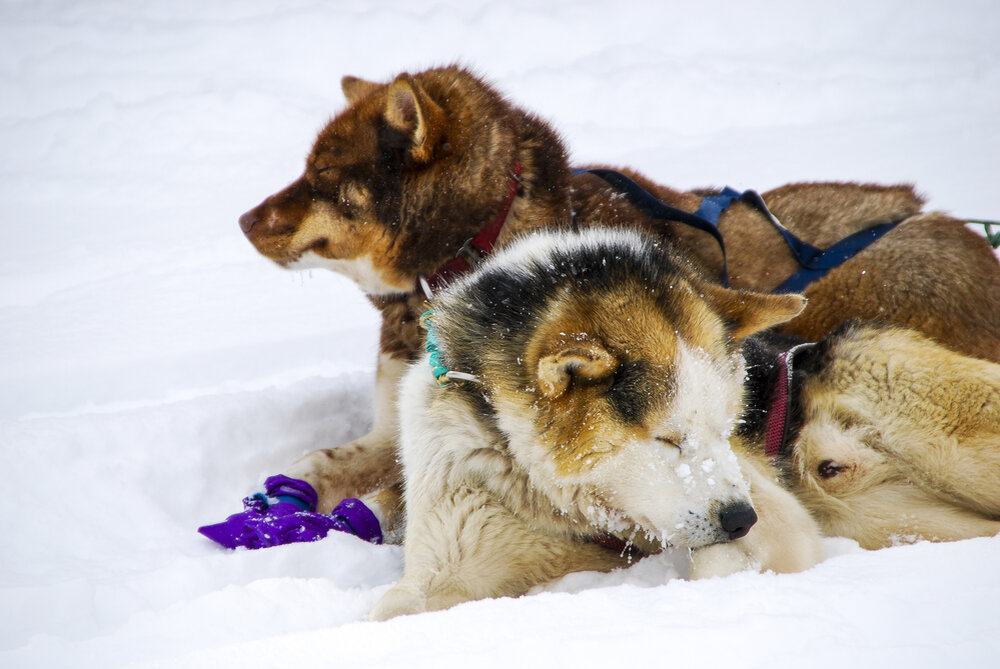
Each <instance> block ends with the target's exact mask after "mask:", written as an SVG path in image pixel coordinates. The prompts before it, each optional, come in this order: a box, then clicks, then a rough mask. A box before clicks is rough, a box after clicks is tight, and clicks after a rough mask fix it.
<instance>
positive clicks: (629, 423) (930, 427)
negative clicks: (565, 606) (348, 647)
mask: <svg viewBox="0 0 1000 669" xmlns="http://www.w3.org/2000/svg"><path fill="white" fill-rule="evenodd" d="M433 306H434V309H435V312H434V315H433V317H432V324H433V332H434V337H435V341H436V343H437V345H438V348H439V351H440V356H441V360H442V362H443V363H444V364H445V365H446V366H447V367H449V368H451V369H453V370H458V371H462V372H466V373H469V374H473V375H475V376H476V377H477V379H478V382H451V383H449V384H447V385H445V386H444V387H439V386H438V384H437V383H436V382H435V381H434V379H433V376H432V374H431V370H430V366H429V365H428V363H427V361H426V360H424V361H419V362H417V363H415V364H414V365H412V366H411V367H410V369H409V371H408V372H407V374H406V376H405V378H404V382H403V389H402V435H401V455H402V459H403V464H404V472H405V480H406V486H405V488H406V490H405V506H406V508H407V527H406V537H405V541H404V550H405V567H404V575H403V578H402V579H401V581H400V582H399V584H398V585H397V586H395V587H394V588H393V589H392V590H390V591H389V592H388V593H387V594H386V595H385V597H384V598H383V600H382V601H380V602H379V604H378V605H377V606H376V608H375V609H374V610H373V612H372V617H373V618H375V619H384V618H388V617H392V616H396V615H401V614H406V613H415V612H419V611H425V610H433V609H439V608H445V607H448V606H452V605H454V604H456V603H459V602H462V601H467V600H471V599H477V598H482V597H493V596H504V595H517V594H521V593H523V592H525V591H526V590H527V589H529V588H530V587H532V586H535V585H538V584H542V583H545V582H547V581H549V580H551V579H553V578H556V577H558V576H561V575H563V574H565V573H568V572H570V571H574V570H585V569H612V568H615V567H619V566H623V565H624V564H626V562H627V560H626V558H627V557H629V554H628V553H619V552H616V551H612V550H609V549H607V548H604V547H603V546H601V545H599V544H598V543H596V542H595V541H594V538H595V537H599V536H604V535H608V534H611V535H614V536H617V537H619V538H620V539H623V540H625V541H628V542H630V543H631V544H632V545H634V546H635V547H636V548H637V549H638V550H639V551H640V552H641V553H652V552H655V551H657V550H659V549H661V548H662V547H663V546H666V545H673V546H681V547H687V548H690V549H693V552H692V563H691V576H692V577H694V578H701V577H706V576H717V575H725V574H729V573H732V572H734V571H738V570H741V569H746V568H755V569H770V570H774V571H798V570H802V569H805V568H808V567H809V566H811V565H812V564H814V563H815V562H816V561H818V559H819V555H820V551H819V540H820V537H821V536H822V535H824V534H825V535H830V536H846V537H850V538H853V539H855V540H857V541H858V542H859V543H861V545H863V546H865V547H867V548H878V547H883V546H888V545H892V544H894V543H899V542H904V541H914V540H917V539H928V540H953V539H961V538H967V537H972V536H982V535H993V534H996V533H997V532H1000V365H997V364H994V363H990V362H986V361H983V360H979V359H975V358H972V357H969V356H962V355H960V354H957V353H954V352H952V351H950V350H948V349H946V348H945V347H943V346H941V345H939V344H936V343H934V342H933V341H931V340H930V339H928V338H927V337H925V336H923V335H921V334H919V333H916V332H913V331H909V330H904V329H902V328H898V327H895V326H886V325H873V324H866V325H860V324H854V325H850V326H846V327H844V328H841V329H839V330H838V331H837V332H835V333H833V334H831V335H830V336H829V337H827V338H826V339H825V340H824V341H823V342H821V344H820V345H818V346H817V347H815V348H813V349H811V350H809V351H808V352H807V353H806V354H805V355H803V356H799V357H798V358H797V365H798V371H797V372H796V375H797V377H796V383H795V387H796V389H797V392H796V397H797V400H796V402H797V404H796V407H795V409H796V411H795V414H796V418H795V421H796V428H797V436H796V437H795V439H794V443H793V445H792V447H791V448H790V449H789V450H788V451H787V452H786V453H785V454H784V455H783V456H781V457H780V458H779V459H777V460H775V461H771V460H769V459H768V458H766V457H765V456H764V455H763V450H764V448H763V440H762V437H763V435H762V429H761V427H762V425H763V423H764V420H763V418H764V416H763V414H764V412H765V411H766V408H767V399H768V398H767V395H768V394H769V387H770V384H771V383H773V380H774V379H773V376H774V370H775V366H774V364H773V363H774V360H775V355H774V354H775V353H776V352H777V351H779V350H783V348H784V347H785V346H787V344H788V342H787V341H784V340H782V338H780V337H779V338H775V337H774V336H773V335H771V334H768V335H767V336H766V337H764V336H761V335H759V334H757V333H758V332H759V331H760V330H762V329H764V328H768V327H771V326H774V325H777V324H780V323H782V322H784V321H786V320H787V319H790V318H793V317H794V316H795V315H796V314H798V313H799V312H800V311H801V309H802V308H803V300H802V298H801V297H800V296H796V295H781V296H777V295H768V294H756V293H751V292H747V291H732V290H727V289H723V288H720V287H718V286H715V285H713V284H711V283H708V282H705V281H704V280H703V279H700V278H699V277H698V276H697V275H696V274H695V273H694V272H693V271H692V270H691V269H690V267H689V266H688V263H687V262H686V261H685V260H684V259H683V258H678V257H677V256H676V254H673V253H671V252H670V251H669V250H668V249H667V248H665V247H664V246H663V245H659V244H657V243H655V242H653V241H652V240H650V239H648V238H646V237H644V236H642V235H639V234H637V233H635V232H632V231H602V230H598V229H593V230H590V231H587V232H584V233H580V234H571V233H548V234H544V233H540V234H538V235H536V236H534V237H533V238H528V239H525V240H524V241H522V242H520V243H519V244H517V245H515V246H513V247H511V248H510V249H508V250H506V251H505V252H504V253H501V254H500V255H498V256H497V257H495V258H493V259H492V260H491V261H489V262H488V263H487V264H486V265H485V266H484V267H483V268H482V269H481V270H480V271H479V272H477V273H476V274H475V275H473V276H471V277H469V278H467V279H465V280H463V281H461V282H460V283H458V284H457V285H455V286H453V287H451V288H449V289H448V290H446V291H444V292H443V293H442V294H440V295H439V296H438V297H437V298H436V299H435V301H434V305H433ZM785 339H787V338H785ZM750 504H752V506H753V507H754V508H755V509H756V511H757V515H758V516H759V520H758V522H757V523H756V524H755V525H754V526H753V527H752V528H749V533H748V534H745V536H734V534H733V533H732V532H731V531H729V530H727V528H726V527H725V520H724V518H725V515H726V512H727V510H732V509H734V508H739V507H741V506H745V505H750ZM738 534H739V533H737V535H738Z"/></svg>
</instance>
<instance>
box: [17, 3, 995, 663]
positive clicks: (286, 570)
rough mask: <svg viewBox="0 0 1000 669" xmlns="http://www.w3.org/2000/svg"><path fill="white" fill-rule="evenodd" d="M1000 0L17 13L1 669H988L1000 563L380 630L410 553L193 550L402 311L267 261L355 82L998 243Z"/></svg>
mask: <svg viewBox="0 0 1000 669" xmlns="http://www.w3.org/2000/svg"><path fill="white" fill-rule="evenodd" d="M998 28H1000V4H997V3H995V2H992V1H990V0H986V1H983V2H952V3H947V5H943V4H941V3H937V2H908V1H903V0H887V1H885V2H874V3H873V2H871V1H870V0H863V1H857V0H850V1H848V2H839V3H828V4H825V5H817V4H815V3H801V2H798V1H797V0H793V1H782V2H761V3H758V2H740V3H735V2H734V3H728V2H718V1H708V2H701V3H698V5H697V7H694V6H689V5H688V3H660V4H659V5H658V7H657V8H655V9H654V8H653V7H652V6H651V5H647V4H646V3H642V2H630V1H627V0H622V1H620V2H617V3H607V2H597V1H596V0H577V1H574V2H569V1H562V2H551V3H537V2H528V1H527V0H516V1H515V0H511V1H508V2H475V1H467V2H466V1H459V0H444V1H442V2H438V3H418V2H402V1H392V0H381V1H380V0H374V1H370V2H358V3H351V4H349V5H348V4H347V3H319V2H314V1H309V0H297V1H292V2H278V1H277V0H252V1H236V0H231V1H227V2H213V3H203V2H191V1H189V0H155V1H152V2H144V3H133V2H127V0H93V1H90V2H60V1H57V0H38V1H27V0H22V1H18V0H3V1H2V2H0V147H2V148H0V151H2V154H0V155H2V158H3V159H2V161H0V232H2V239H3V245H2V248H3V252H2V253H0V351H2V353H0V473H2V475H3V480H4V488H3V491H4V498H5V499H6V500H7V502H6V504H7V508H6V511H5V512H4V513H3V514H0V537H2V540H0V666H3V667H91V666H92V667H102V668H105V667H117V666H137V667H163V666H168V667H201V666H205V667H213V668H218V667H241V668H245V667H258V666H259V667H264V666H268V667H276V666H296V667H314V666H315V667H321V666H322V667H330V666H334V667H353V666H400V667H422V666H427V667H431V666H434V667H439V666H460V665H468V666H507V665H509V664H511V663H512V662H520V663H531V664H532V665H534V664H539V665H541V664H542V663H548V664H550V665H553V666H570V665H571V664H575V665H581V666H597V665H598V664H601V665H604V664H628V665H651V664H656V665H659V664H669V665H678V666H726V665H734V666H768V667H780V666H796V667H801V666H810V667H816V666H844V665H845V663H848V666H857V667H864V666H879V665H886V664H889V665H892V666H907V667H916V666H937V665H941V664H943V663H948V664H949V666H963V667H986V666H994V665H995V662H996V658H997V657H998V656H1000V615H998V614H1000V570H998V569H997V565H998V564H1000V539H998V538H992V539H979V540H973V541H967V542H960V543H954V544H946V545H932V544H919V545H915V546H904V547H898V548H893V549H888V550H883V551H878V552H874V553H868V552H864V551H861V550H860V549H858V548H857V547H856V546H854V545H852V544H851V543H850V542H845V541H843V540H830V541H828V543H827V549H828V554H829V557H828V559H827V560H826V561H825V562H823V563H822V564H820V565H819V566H817V567H815V568H814V569H812V570H810V571H808V572H806V573H803V574H796V575H788V576H776V575H773V574H763V575H762V574H741V575H737V576H735V577H731V578H727V579H721V580H713V581H703V582H689V581H686V580H684V579H683V576H684V573H683V572H684V569H683V562H684V560H683V556H679V555H676V554H668V555H665V556H660V557H657V558H653V559H649V560H646V561H644V562H641V563H639V564H638V565H636V566H635V567H633V568H632V569H630V570H628V571H625V572H619V573H614V574H608V575H596V574H576V575H572V576H570V577H568V578H566V579H564V580H563V581H562V582H560V583H557V584H553V585H551V586H549V587H547V588H544V589H542V590H541V591H540V592H538V593H535V594H532V595H530V596H527V597H523V598H519V599H507V600H496V601H483V602H475V603H470V604H467V605H464V606H460V607H457V608H455V609H453V610H451V611H446V612H441V613H434V614H425V615H420V616H413V617H407V618H402V619H398V620H394V621H390V622H388V623H379V624H374V623H367V622H364V619H365V615H366V612H367V610H368V609H369V607H370V606H371V605H372V604H373V603H374V602H375V601H376V600H377V598H378V597H379V596H380V594H381V593H382V592H384V591H385V590H386V589H387V588H388V587H389V586H390V585H391V584H392V583H393V582H394V581H395V580H396V579H397V578H398V577H399V575H400V570H401V553H400V550H399V549H398V548H397V547H388V546H383V547H379V546H371V545H367V544H364V543H362V542H360V541H358V540H356V539H353V538H352V537H347V536H331V537H329V538H328V539H326V540H324V541H321V542H317V543H315V544H309V545H293V546H287V547H282V548H278V549H271V550H264V551H255V552H251V551H237V552H225V551H222V550H220V549H217V548H216V547H215V546H213V545H211V544H210V543H209V542H208V541H207V540H204V539H203V538H202V537H200V536H199V535H197V534H196V533H195V528H196V527H197V526H198V525H200V524H204V523H206V522H211V521H216V520H221V519H222V518H224V517H225V516H226V515H227V514H228V513H231V512H233V511H236V510H237V509H238V508H239V500H240V498H241V497H242V496H243V495H244V494H245V493H247V492H249V491H251V490H253V489H254V487H255V486H256V485H257V484H258V483H259V482H260V481H262V480H263V477H264V476H266V475H268V474H271V473H278V472H280V471H281V470H282V468H283V466H285V465H286V464H287V463H289V462H290V461H291V460H294V459H295V458H297V457H298V456H299V455H300V454H302V453H303V452H305V451H307V450H310V449H311V448H314V447H316V446H326V445H332V444H336V443H340V442H342V441H345V440H347V439H349V438H351V437H353V436H357V435H359V434H362V433H363V432H365V431H366V428H367V425H368V423H369V421H370V415H371V414H370V409H369V403H370V397H371V392H372V387H371V386H372V384H371V377H372V374H373V367H374V358H375V339H376V335H375V333H376V328H377V322H376V316H375V314H374V312H373V311H372V309H371V308H370V307H369V306H368V304H367V303H366V302H365V300H364V299H363V297H362V296H361V295H360V293H359V291H358V290H356V289H355V288H354V287H353V286H352V285H351V284H350V283H349V282H348V281H346V280H345V279H341V278H340V277H337V276H334V275H332V274H321V273H314V274H292V273H285V272H282V271H280V270H279V269H277V268H275V267H272V266H270V265H269V264H268V263H267V262H266V261H264V260H262V259H261V258H259V257H257V256H256V254H255V252H254V250H253V249H252V248H251V247H250V245H249V244H248V243H247V242H246V241H245V240H244V239H243V238H242V235H241V234H240V233H239V229H238V227H237V225H236V218H237V217H238V216H239V214H240V213H242V212H243V211H245V210H246V209H249V208H250V207H251V206H253V205H255V204H256V203H257V202H258V201H259V200H261V199H262V198H263V197H264V196H266V195H268V194H269V193H271V192H273V191H275V190H277V189H278V188H280V187H282V186H284V185H285V184H286V183H287V182H289V181H291V180H292V179H293V178H295V177H296V176H297V175H298V173H299V172H300V170H301V166H302V159H303V157H304V155H305V153H306V152H307V150H308V148H309V145H310V143H311V140H312V139H313V136H314V134H315V132H316V131H317V130H318V129H319V128H320V127H321V126H322V124H323V123H324V122H325V120H326V119H327V118H328V117H329V115H331V114H333V113H335V112H336V111H337V110H338V109H339V108H340V106H341V105H342V99H341V96H340V93H339V79H340V77H341V76H342V75H344V74H355V75H360V76H365V77H368V78H381V79H385V78H388V77H390V76H392V75H393V74H394V73H396V72H398V71H401V70H404V69H411V70H418V69H422V68H424V67H428V66H432V65H436V64H442V63H448V62H455V61H458V62H461V63H463V64H466V65H469V66H472V67H474V68H477V69H478V70H479V71H481V72H482V73H484V74H485V75H487V76H488V77H489V78H490V79H492V80H493V81H494V82H495V83H496V84H497V85H498V86H499V87H500V88H501V89H502V90H504V91H506V92H507V93H508V94H509V95H510V96H511V97H512V98H513V99H514V100H516V101H517V102H518V103H520V104H522V105H524V106H526V107H528V108H530V109H532V110H534V111H536V112H538V113H539V114H540V115H542V116H543V117H545V118H548V119H550V120H551V121H552V122H553V123H554V124H555V125H556V126H557V127H558V128H559V129H560V130H561V131H562V133H563V134H564V136H565V138H566V140H567V143H568V144H569V146H570V148H571V150H572V152H573V156H574V158H575V160H577V161H579V162H580V163H586V162H588V161H594V162H598V161H599V162H604V163H618V164H629V165H632V166H634V167H637V168H639V169H640V170H642V171H643V172H646V173H647V174H649V175H651V176H653V177H655V178H657V179H659V180H661V181H663V182H665V183H670V184H673V185H675V186H678V187H694V186H702V185H709V184H714V185H723V184H730V185H733V186H736V187H743V188H749V187H753V188H756V189H758V190H765V189H767V188H770V187H773V186H776V185H779V184H781V183H785V182H788V181H797V180H819V179H854V180H861V181H880V182H901V181H905V182H913V183H916V184H917V185H918V186H919V187H920V189H921V190H922V191H923V192H924V193H926V194H927V196H928V198H929V202H930V206H931V208H935V209H943V210H946V211H949V212H952V213H955V214H958V215H964V216H979V217H992V218H997V217H1000V210H998V208H997V204H996V199H995V195H996V184H997V182H998V180H1000V163H998V162H997V158H996V157H997V156H998V155H1000V123H998V121H1000V42H998V41H997V39H996V33H997V29H998Z"/></svg>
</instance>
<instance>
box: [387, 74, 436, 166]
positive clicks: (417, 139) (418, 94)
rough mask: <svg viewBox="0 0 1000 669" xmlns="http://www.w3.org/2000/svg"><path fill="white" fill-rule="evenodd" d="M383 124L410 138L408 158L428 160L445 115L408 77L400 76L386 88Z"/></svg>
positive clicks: (411, 78)
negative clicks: (387, 91) (386, 123)
mask: <svg viewBox="0 0 1000 669" xmlns="http://www.w3.org/2000/svg"><path fill="white" fill-rule="evenodd" d="M385 120H386V121H387V122H388V123H389V126H390V127H392V128H395V129H396V130H398V131H400V132H402V133H404V134H405V135H407V136H408V137H409V153H410V157H411V158H413V159H414V160H415V161H417V162H427V161H429V160H430V159H431V157H432V156H433V153H434V148H435V147H436V145H437V143H438V139H439V138H440V137H441V133H442V131H443V129H444V121H445V116H444V111H443V110H442V109H441V107H439V106H438V105H437V103H435V102H434V101H433V100H431V98H430V96H428V95H427V93H426V92H425V91H424V89H423V88H421V86H420V84H418V83H417V82H416V81H415V80H414V79H413V77H411V76H410V75H409V74H405V73H404V74H401V75H399V76H398V77H396V80H395V81H393V82H392V84H390V85H389V96H388V100H387V101H386V108H385Z"/></svg>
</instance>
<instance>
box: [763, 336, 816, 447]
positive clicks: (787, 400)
mask: <svg viewBox="0 0 1000 669" xmlns="http://www.w3.org/2000/svg"><path fill="white" fill-rule="evenodd" d="M811 346H813V344H799V345H798V346H793V347H792V348H790V349H788V350H787V351H785V352H784V353H782V354H781V355H779V356H778V378H777V379H776V381H775V386H774V390H772V391H771V402H770V404H769V405H768V407H767V423H766V424H765V425H764V455H766V456H767V457H769V458H776V457H778V456H779V455H781V454H782V453H783V452H784V451H785V442H786V441H787V440H788V437H789V434H788V417H789V414H790V413H791V411H790V409H791V406H792V375H793V373H794V371H795V368H794V364H795V354H796V353H797V352H798V351H800V350H802V349H803V348H808V347H811Z"/></svg>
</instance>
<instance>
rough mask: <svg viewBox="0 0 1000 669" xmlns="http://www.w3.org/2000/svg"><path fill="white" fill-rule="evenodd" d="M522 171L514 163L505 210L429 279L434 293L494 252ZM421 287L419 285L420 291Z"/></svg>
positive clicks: (428, 282) (516, 163)
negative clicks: (477, 261)
mask: <svg viewBox="0 0 1000 669" xmlns="http://www.w3.org/2000/svg"><path fill="white" fill-rule="evenodd" d="M522 169H523V168H522V166H521V163H519V162H515V163H514V167H513V176H512V177H511V180H510V185H509V186H508V187H507V199H506V200H504V204H503V208H501V209H500V212H499V213H498V214H497V215H496V218H494V219H493V221H492V222H490V224H489V225H487V226H486V227H484V228H483V229H482V230H480V231H479V234H477V235H476V236H475V237H473V238H471V239H469V240H468V241H466V242H465V244H463V245H462V248H460V249H459V250H458V253H456V254H455V257H454V258H452V259H451V260H449V261H448V262H446V263H445V264H444V265H442V266H441V267H439V268H438V270H437V271H436V272H434V274H432V275H430V276H429V277H427V284H428V285H429V286H430V288H431V290H432V291H434V292H437V291H438V290H439V289H440V288H443V287H444V286H446V285H448V283H450V282H451V281H453V280H455V279H456V278H458V277H460V276H462V275H463V274H466V273H467V272H469V271H471V270H472V266H473V264H474V263H475V261H476V260H478V259H480V258H484V257H486V256H488V255H489V254H490V253H491V252H492V251H493V245H494V244H495V243H496V240H497V237H498V236H499V235H500V230H501V229H502V228H503V224H504V223H506V222H507V214H509V213H510V208H511V207H512V206H513V204H514V198H515V197H517V187H518V184H519V183H520V181H521V171H522ZM470 259H471V262H470ZM419 287H420V286H419V285H418V289H419Z"/></svg>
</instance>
